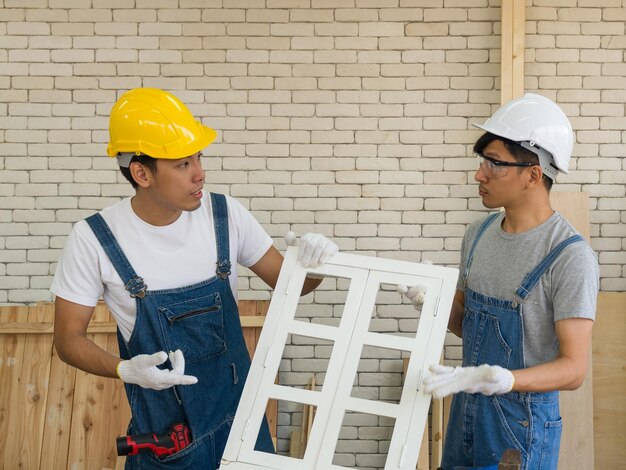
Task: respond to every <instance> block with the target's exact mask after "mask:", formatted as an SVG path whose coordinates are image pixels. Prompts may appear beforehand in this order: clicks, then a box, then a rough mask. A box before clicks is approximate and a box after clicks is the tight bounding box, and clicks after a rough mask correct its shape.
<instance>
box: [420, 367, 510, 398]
mask: <svg viewBox="0 0 626 470" xmlns="http://www.w3.org/2000/svg"><path fill="white" fill-rule="evenodd" d="M429 369H430V373H429V374H428V375H427V376H426V377H425V378H424V382H423V384H424V392H426V393H430V394H432V395H433V396H434V397H435V398H443V397H445V396H448V395H451V394H453V393H459V392H466V393H482V394H483V395H500V394H502V393H508V392H510V391H511V390H512V389H513V383H514V382H515V379H514V377H513V373H512V372H511V371H510V370H507V369H504V368H503V367H500V366H490V365H487V364H483V365H481V366H478V367H449V366H442V365H439V364H433V365H431V366H430V367H429Z"/></svg>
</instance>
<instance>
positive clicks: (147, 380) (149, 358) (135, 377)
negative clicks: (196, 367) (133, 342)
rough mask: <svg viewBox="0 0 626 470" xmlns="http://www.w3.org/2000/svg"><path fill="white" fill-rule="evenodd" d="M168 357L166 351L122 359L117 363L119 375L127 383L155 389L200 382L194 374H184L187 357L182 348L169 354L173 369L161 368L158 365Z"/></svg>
mask: <svg viewBox="0 0 626 470" xmlns="http://www.w3.org/2000/svg"><path fill="white" fill-rule="evenodd" d="M167 357H168V355H167V354H166V353H165V351H159V352H156V353H154V354H139V355H138V356H135V357H133V358H131V359H128V360H127V361H121V362H120V363H119V364H118V365H117V375H118V376H119V377H120V379H122V380H123V381H124V382H126V383H129V384H137V385H139V386H140V387H143V388H151V389H154V390H163V389H166V388H170V387H171V386H173V385H193V384H195V383H197V382H198V379H197V378H196V377H194V376H193V375H184V373H185V358H184V357H183V352H182V351H181V350H180V349H177V350H176V351H174V352H170V354H169V358H170V361H171V363H172V370H168V369H159V368H158V367H157V366H159V365H161V364H163V363H164V362H165V361H166V360H167Z"/></svg>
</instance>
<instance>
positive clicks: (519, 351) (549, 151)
mask: <svg viewBox="0 0 626 470" xmlns="http://www.w3.org/2000/svg"><path fill="white" fill-rule="evenodd" d="M477 127H479V128H481V129H483V130H484V131H485V134H483V135H482V136H481V137H480V138H479V139H478V141H477V142H476V144H475V145H474V152H475V153H476V156H477V158H478V170H477V171H476V174H475V179H476V181H477V182H478V193H479V195H480V197H481V198H482V202H483V204H484V205H485V207H487V208H489V209H496V208H499V207H502V208H504V211H497V212H494V213H492V214H490V215H488V216H487V217H485V218H482V219H480V220H478V221H476V222H474V223H472V224H471V225H470V226H469V227H468V229H467V232H466V234H465V237H464V239H463V244H462V247H461V263H460V272H461V276H460V277H459V283H458V286H457V293H456V295H455V300H454V304H453V308H452V313H451V316H450V322H449V325H448V326H449V329H450V330H451V331H452V332H453V333H454V334H456V335H457V336H459V337H462V338H463V365H462V367H447V366H440V365H434V366H431V370H430V374H429V375H428V376H427V377H426V378H425V379H424V390H425V391H426V392H427V393H432V394H433V395H434V396H436V397H443V396H446V395H450V394H456V395H455V396H454V398H453V402H452V408H451V412H450V421H449V424H448V430H447V434H446V439H445V448H444V456H443V460H442V467H443V468H444V469H446V470H450V469H456V468H459V469H461V468H469V467H473V466H481V467H485V466H491V465H497V463H498V461H499V460H500V457H501V456H502V453H503V452H504V450H505V449H507V448H513V449H518V450H519V451H520V453H521V456H522V462H523V463H522V469H523V470H535V469H539V468H541V469H544V470H548V469H555V470H556V468H557V461H558V454H559V444H560V436H561V426H562V425H561V417H560V414H559V400H558V391H559V390H574V389H576V388H578V387H579V386H580V385H581V384H582V382H583V379H584V377H585V374H586V371H587V355H588V351H589V347H590V341H591V330H592V326H593V320H594V316H595V311H596V300H597V293H598V284H599V281H598V277H599V274H598V263H597V259H596V256H595V254H594V252H593V250H592V249H591V248H590V247H589V246H588V245H587V243H586V242H585V241H584V240H583V238H582V237H581V236H580V235H579V234H578V233H577V232H576V230H575V229H574V228H573V227H572V226H571V225H570V224H569V223H568V222H567V221H566V220H565V219H563V217H561V215H560V214H558V213H557V212H555V211H554V210H553V209H552V207H551V206H550V198H549V195H550V194H549V192H550V189H551V187H552V184H553V182H554V181H555V179H556V177H557V174H558V173H559V172H561V173H567V172H568V164H569V160H570V157H571V154H572V148H573V142H574V136H573V133H572V128H571V125H570V123H569V121H568V119H567V117H566V116H565V114H564V113H563V111H562V110H561V109H560V108H559V107H558V106H557V105H556V104H555V103H554V102H552V101H551V100H549V99H547V98H544V97H542V96H539V95H536V94H531V93H527V94H525V95H524V96H523V97H521V98H518V99H515V100H513V101H510V102H509V103H506V104H505V105H504V106H502V107H501V108H500V109H498V110H497V111H496V112H495V114H494V115H493V116H492V117H491V118H490V119H488V120H487V122H485V123H484V124H483V125H477ZM494 468H495V467H494Z"/></svg>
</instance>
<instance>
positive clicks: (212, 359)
mask: <svg viewBox="0 0 626 470" xmlns="http://www.w3.org/2000/svg"><path fill="white" fill-rule="evenodd" d="M215 137H216V133H215V131H214V130H213V129H210V128H208V127H206V126H204V125H203V124H201V123H200V122H198V121H196V120H195V119H194V117H193V116H192V114H191V113H190V111H189V110H188V109H187V107H186V106H185V105H184V104H183V103H182V102H181V101H180V100H179V99H178V98H176V97H175V96H173V95H172V94H170V93H167V92H165V91H162V90H158V89H150V88H139V89H134V90H131V91H128V92H127V93H125V94H124V95H122V96H121V97H120V99H119V100H118V101H117V102H116V103H115V105H114V106H113V109H112V111H111V115H110V143H109V145H108V148H107V153H108V154H109V156H111V157H115V158H116V159H117V161H118V164H119V166H120V170H121V171H122V173H123V174H124V176H125V177H126V178H127V179H128V180H129V182H130V183H131V184H132V185H133V187H134V188H135V195H134V196H133V197H131V198H127V199H123V200H121V201H119V202H118V203H116V204H114V205H113V206H111V207H108V208H106V209H104V210H103V211H101V212H100V213H97V214H95V215H93V216H91V217H88V218H87V219H86V220H83V221H80V222H78V223H77V224H76V225H75V226H74V228H73V230H72V232H71V233H70V235H69V237H68V240H67V244H66V246H65V248H64V250H63V253H62V255H61V258H60V260H59V263H58V266H57V269H56V272H55V276H54V281H53V283H52V287H51V291H52V292H53V293H54V294H55V296H56V316H55V330H54V340H55V346H56V348H57V351H58V353H59V357H60V358H61V359H62V360H63V361H65V362H67V363H69V364H71V365H73V366H75V367H77V368H79V369H82V370H84V371H86V372H89V373H92V374H96V375H100V376H104V377H119V378H120V379H121V380H123V381H124V383H125V388H126V393H127V395H128V399H129V403H130V407H131V411H132V420H131V423H130V426H129V432H128V434H129V435H140V434H145V433H150V434H154V435H161V434H163V433H167V432H168V430H169V429H171V426H172V425H173V424H176V423H183V424H184V425H185V426H186V429H188V430H189V436H190V438H191V444H190V445H188V446H186V447H185V448H184V449H182V450H181V451H180V452H176V453H173V454H172V455H167V456H165V457H159V456H157V455H156V453H153V452H139V453H137V454H136V455H129V456H128V457H127V461H126V468H127V469H138V468H142V469H143V468H145V469H160V468H167V469H182V468H186V469H200V468H201V469H214V468H217V467H218V466H219V462H220V458H221V455H222V452H223V449H224V446H225V444H226V439H227V437H228V433H229V431H230V426H231V424H232V420H233V418H234V415H235V411H236V409H237V404H238V402H239V398H240V396H241V392H242V390H243V385H244V382H245V379H246V376H247V373H248V368H249V364H250V360H249V356H248V352H247V349H246V346H245V343H244V340H243V335H242V331H241V325H240V323H239V315H238V311H237V301H236V293H237V275H236V265H237V264H241V265H243V266H246V267H248V268H250V270H252V271H253V272H254V273H255V274H256V275H258V276H259V277H260V278H261V279H262V280H263V281H264V282H265V283H266V284H268V285H269V286H270V287H274V286H275V284H276V280H277V278H278V274H279V271H280V268H281V265H282V261H283V258H282V255H281V254H280V253H279V252H278V250H276V248H274V246H273V245H272V240H271V238H270V237H269V235H268V234H267V233H266V232H265V230H263V228H262V227H261V226H260V225H259V223H258V222H257V221H256V220H255V219H254V218H253V217H252V215H251V214H250V213H249V212H248V211H247V210H246V209H244V207H243V206H242V205H241V204H240V203H239V202H237V201H236V200H235V199H233V198H231V197H229V196H225V195H221V194H214V193H209V194H207V193H205V192H204V178H205V177H204V171H203V169H202V162H201V151H202V149H204V148H205V147H207V146H208V145H209V144H211V142H213V140H214V139H215ZM292 238H293V237H292ZM336 251H337V245H335V244H334V243H333V242H332V241H330V240H328V239H327V238H326V237H324V236H323V235H320V234H305V235H303V236H302V237H301V240H300V243H299V259H300V261H301V262H302V264H303V265H304V266H305V267H307V266H313V267H314V266H317V265H319V264H322V263H324V262H325V261H326V260H327V259H328V258H329V257H330V256H332V255H333V254H334V253H335V252H336ZM319 283H320V280H316V279H308V278H307V280H306V282H305V284H304V288H303V294H304V293H307V292H310V291H311V290H313V289H314V288H315V287H316V286H317V285H318V284H319ZM100 297H102V298H103V299H104V302H105V303H106V304H107V306H108V307H109V309H110V310H111V312H112V313H113V315H114V317H115V319H116V321H117V325H118V335H117V336H118V343H119V348H120V356H121V358H120V357H116V356H114V355H111V354H109V353H108V352H106V351H104V350H103V349H102V348H100V347H99V346H98V345H97V344H95V343H94V342H93V341H92V340H91V339H90V338H88V337H87V334H86V332H87V325H88V324H89V321H90V319H91V316H92V314H93V311H94V307H95V305H96V303H97V302H98V300H99V298H100ZM257 449H258V450H264V451H267V452H273V451H274V448H273V445H272V441H271V439H270V436H269V431H268V428H267V423H265V422H264V423H263V425H262V428H261V432H260V433H259V440H258V443H257Z"/></svg>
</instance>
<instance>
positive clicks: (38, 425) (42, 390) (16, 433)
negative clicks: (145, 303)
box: [0, 300, 277, 470]
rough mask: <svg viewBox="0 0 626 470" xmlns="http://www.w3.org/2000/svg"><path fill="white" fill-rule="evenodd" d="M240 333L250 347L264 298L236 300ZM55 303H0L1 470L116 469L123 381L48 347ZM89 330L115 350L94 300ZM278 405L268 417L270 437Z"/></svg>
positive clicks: (109, 324) (124, 412) (123, 415)
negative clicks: (67, 360)
mask: <svg viewBox="0 0 626 470" xmlns="http://www.w3.org/2000/svg"><path fill="white" fill-rule="evenodd" d="M239 306H240V310H241V315H242V325H244V337H245V339H246V343H247V345H248V349H249V351H250V352H251V354H252V353H253V352H254V348H255V347H256V342H257V340H258V337H259V334H260V329H261V328H260V326H262V324H263V320H264V318H265V314H266V313H267V309H268V306H269V301H254V300H243V301H240V302H239ZM53 321H54V305H53V304H51V303H47V304H40V305H35V306H9V307H0V384H1V386H0V468H5V469H14V468H24V469H28V470H37V469H41V470H50V469H52V470H70V469H71V470H78V469H85V470H93V469H121V468H123V466H124V461H125V458H123V457H118V456H117V452H116V449H115V438H116V437H118V436H122V435H125V434H126V428H127V425H128V421H129V418H130V410H129V408H128V404H127V401H126V395H125V392H124V386H123V384H122V381H121V380H111V379H108V378H104V377H98V376H95V375H91V374H87V373H85V372H82V371H80V370H77V369H75V368H74V367H70V366H68V365H67V364H65V363H63V362H61V360H60V359H59V358H58V356H57V354H56V351H55V350H54V348H53V339H52V325H53ZM88 335H89V336H90V337H91V338H92V339H93V340H94V341H95V342H96V343H97V344H98V345H100V346H101V347H102V348H103V349H106V350H107V351H110V352H112V353H114V354H117V352H118V348H117V338H116V333H115V324H114V322H113V321H112V319H111V318H110V314H109V311H108V310H107V308H106V307H104V306H98V307H97V308H96V311H95V312H94V316H93V318H92V320H91V323H90V325H89V330H88ZM276 412H277V410H276V403H272V404H271V405H270V406H269V407H268V418H269V421H270V429H271V431H272V434H273V436H274V437H275V436H276Z"/></svg>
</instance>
